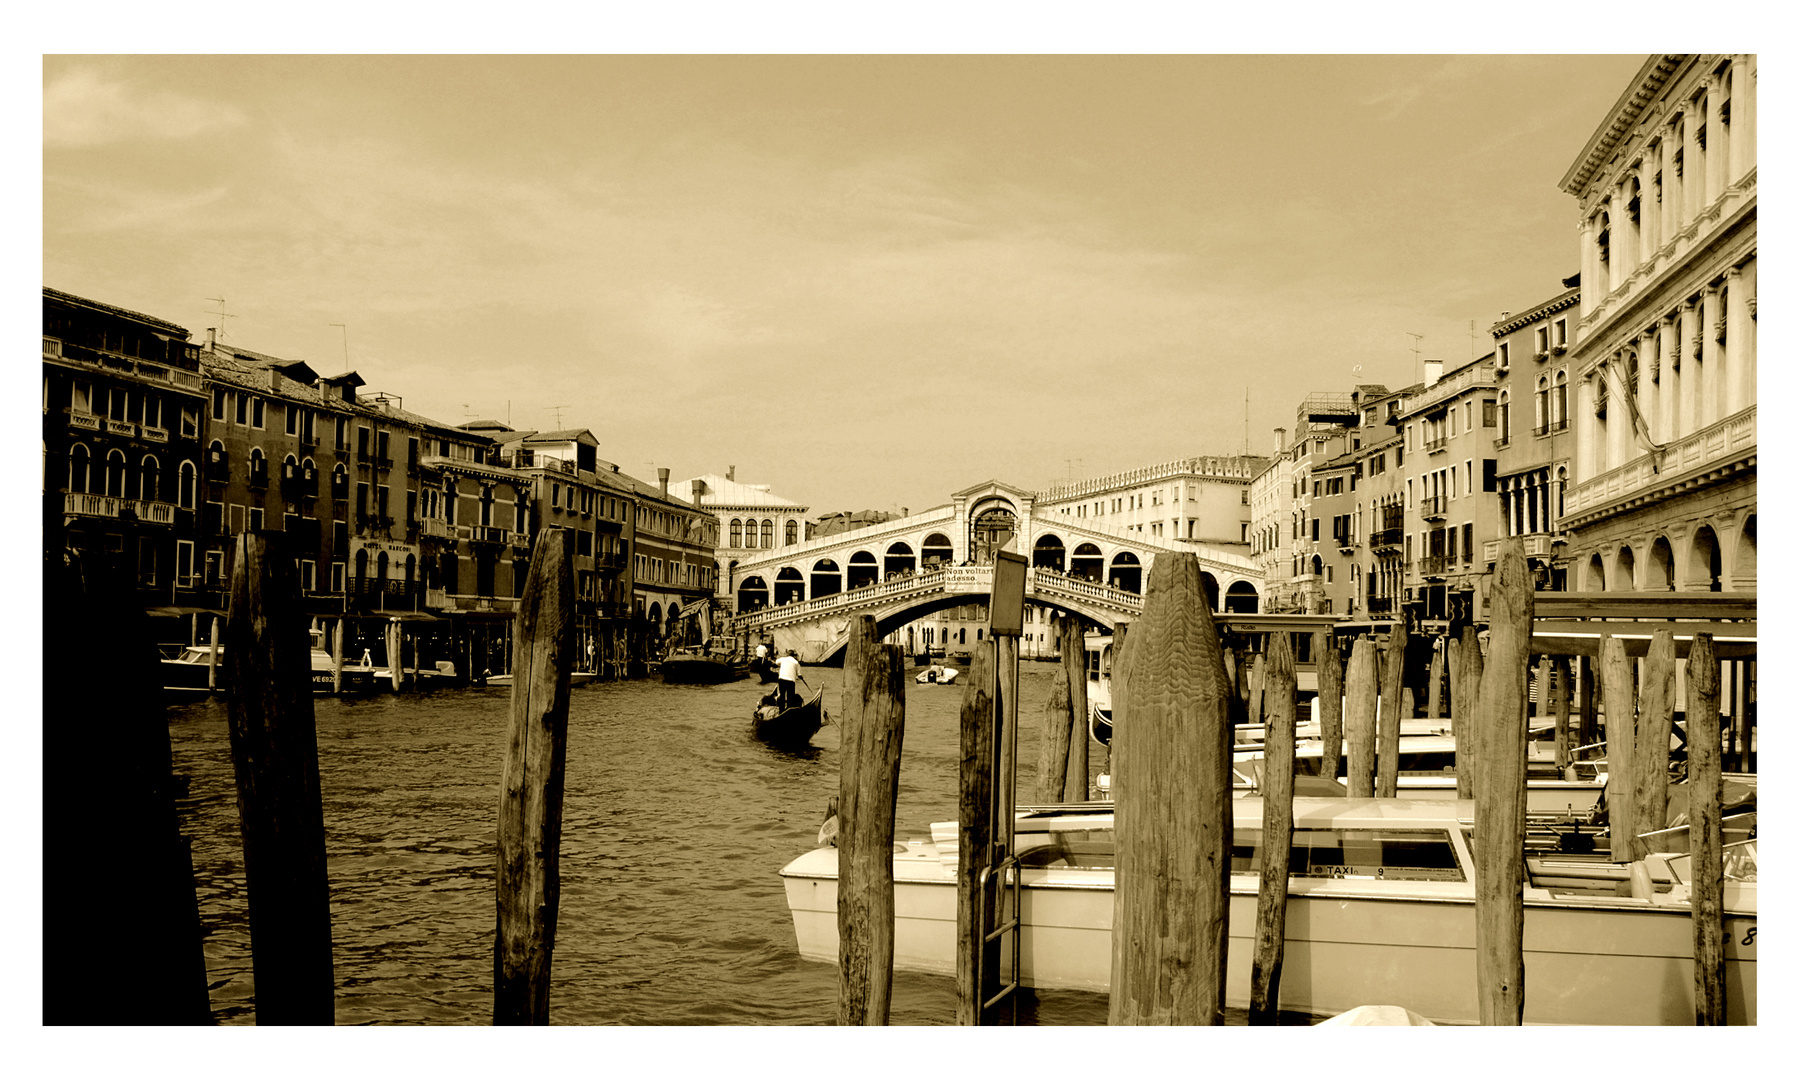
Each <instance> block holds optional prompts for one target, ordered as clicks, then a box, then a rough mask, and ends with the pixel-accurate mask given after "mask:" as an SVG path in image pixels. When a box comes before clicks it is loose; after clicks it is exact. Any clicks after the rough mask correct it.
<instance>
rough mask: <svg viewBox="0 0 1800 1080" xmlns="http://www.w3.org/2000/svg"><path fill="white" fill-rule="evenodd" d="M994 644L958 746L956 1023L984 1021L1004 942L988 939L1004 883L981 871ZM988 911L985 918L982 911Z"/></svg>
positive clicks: (981, 650) (977, 673)
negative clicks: (1001, 884) (988, 876)
mask: <svg viewBox="0 0 1800 1080" xmlns="http://www.w3.org/2000/svg"><path fill="white" fill-rule="evenodd" d="M995 675H996V672H995V663H994V642H993V639H991V638H990V639H989V640H987V641H983V642H981V643H979V644H978V645H977V646H976V647H975V653H974V655H973V656H972V657H971V658H970V663H969V681H968V683H967V684H966V685H965V686H964V688H963V699H962V718H961V719H962V722H961V728H960V738H959V741H958V746H959V748H960V751H961V754H962V760H961V765H960V768H959V769H958V778H959V785H958V791H959V795H958V799H957V806H958V809H957V819H958V822H959V824H958V837H957V846H956V882H957V893H956V947H957V955H956V1022H957V1023H958V1024H962V1025H966V1026H972V1025H976V1024H980V1023H981V1021H982V1011H983V1010H982V1006H983V1004H984V1003H985V1002H987V1001H988V1000H989V999H990V998H992V997H993V996H994V995H995V994H996V993H998V992H999V989H1000V981H999V977H998V976H999V971H1000V945H999V942H998V941H994V942H989V941H988V940H987V936H988V935H989V934H990V933H992V932H993V929H994V927H993V925H992V923H993V922H994V921H995V920H994V918H993V913H995V912H997V911H998V910H999V899H1000V888H999V886H1000V881H999V879H998V878H993V877H990V878H989V879H988V880H987V882H986V887H985V888H984V887H983V881H982V875H983V874H984V873H986V872H988V871H989V870H991V869H992V865H993V854H994V851H993V843H994V758H995V740H996V739H997V737H998V731H997V728H998V720H999V717H998V715H997V714H996V711H995V709H994V678H995ZM983 912H986V913H988V917H987V918H985V919H984V918H983V917H982V913H983Z"/></svg>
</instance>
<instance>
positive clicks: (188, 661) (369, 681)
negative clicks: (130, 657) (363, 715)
mask: <svg viewBox="0 0 1800 1080" xmlns="http://www.w3.org/2000/svg"><path fill="white" fill-rule="evenodd" d="M212 653H213V646H211V645H188V646H185V647H183V648H182V650H181V652H180V653H179V654H177V655H176V656H175V657H173V658H165V659H164V660H163V661H162V676H163V689H164V690H169V691H174V692H177V693H198V694H204V693H207V692H208V691H207V685H206V681H207V680H206V669H207V666H208V664H209V663H210V662H211V660H210V657H211V655H212ZM309 660H310V663H311V665H312V689H313V693H315V694H329V693H331V692H332V689H331V687H332V668H333V666H334V664H335V663H336V662H335V661H334V660H332V658H331V654H330V653H328V652H326V651H325V650H324V649H321V648H318V647H317V646H314V647H313V648H312V649H311V650H309ZM214 681H215V684H216V689H215V690H213V691H212V692H214V693H219V694H223V693H226V692H227V691H226V688H225V647H224V646H223V645H220V646H218V672H217V674H216V675H215V677H214ZM374 687H375V671H374V669H373V668H370V667H367V666H356V667H353V666H351V665H349V664H345V665H344V675H343V681H342V688H343V689H342V692H343V693H346V694H349V693H363V692H367V691H369V690H372V689H374Z"/></svg>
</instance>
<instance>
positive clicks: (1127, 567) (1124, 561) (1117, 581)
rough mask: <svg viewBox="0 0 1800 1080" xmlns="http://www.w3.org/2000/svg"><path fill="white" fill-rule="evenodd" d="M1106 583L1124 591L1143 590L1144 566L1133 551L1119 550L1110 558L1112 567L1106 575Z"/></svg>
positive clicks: (1139, 591) (1135, 591)
mask: <svg viewBox="0 0 1800 1080" xmlns="http://www.w3.org/2000/svg"><path fill="white" fill-rule="evenodd" d="M1106 581H1107V584H1109V585H1112V586H1113V587H1114V588H1119V589H1124V590H1125V591H1126V592H1134V593H1140V594H1141V593H1142V592H1143V591H1144V566H1143V564H1142V563H1140V562H1138V557H1137V554H1136V553H1135V552H1131V551H1121V552H1119V553H1118V554H1117V555H1114V556H1113V558H1112V568H1111V569H1110V570H1109V571H1108V572H1107V575H1106Z"/></svg>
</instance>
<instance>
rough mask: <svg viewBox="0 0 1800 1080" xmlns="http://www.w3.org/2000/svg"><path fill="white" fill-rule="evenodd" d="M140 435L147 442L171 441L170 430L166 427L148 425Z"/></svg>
mask: <svg viewBox="0 0 1800 1080" xmlns="http://www.w3.org/2000/svg"><path fill="white" fill-rule="evenodd" d="M138 436H139V437H140V438H142V439H143V440H144V441H145V442H156V443H166V442H168V441H169V432H168V430H167V429H166V428H157V427H147V428H144V429H142V430H140V431H139V432H138Z"/></svg>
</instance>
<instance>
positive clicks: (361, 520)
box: [356, 514, 394, 532]
mask: <svg viewBox="0 0 1800 1080" xmlns="http://www.w3.org/2000/svg"><path fill="white" fill-rule="evenodd" d="M356 527H357V529H358V530H359V531H362V532H386V531H387V530H389V529H391V528H393V527H394V519H393V518H391V517H388V516H387V515H386V514H358V515H356Z"/></svg>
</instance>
